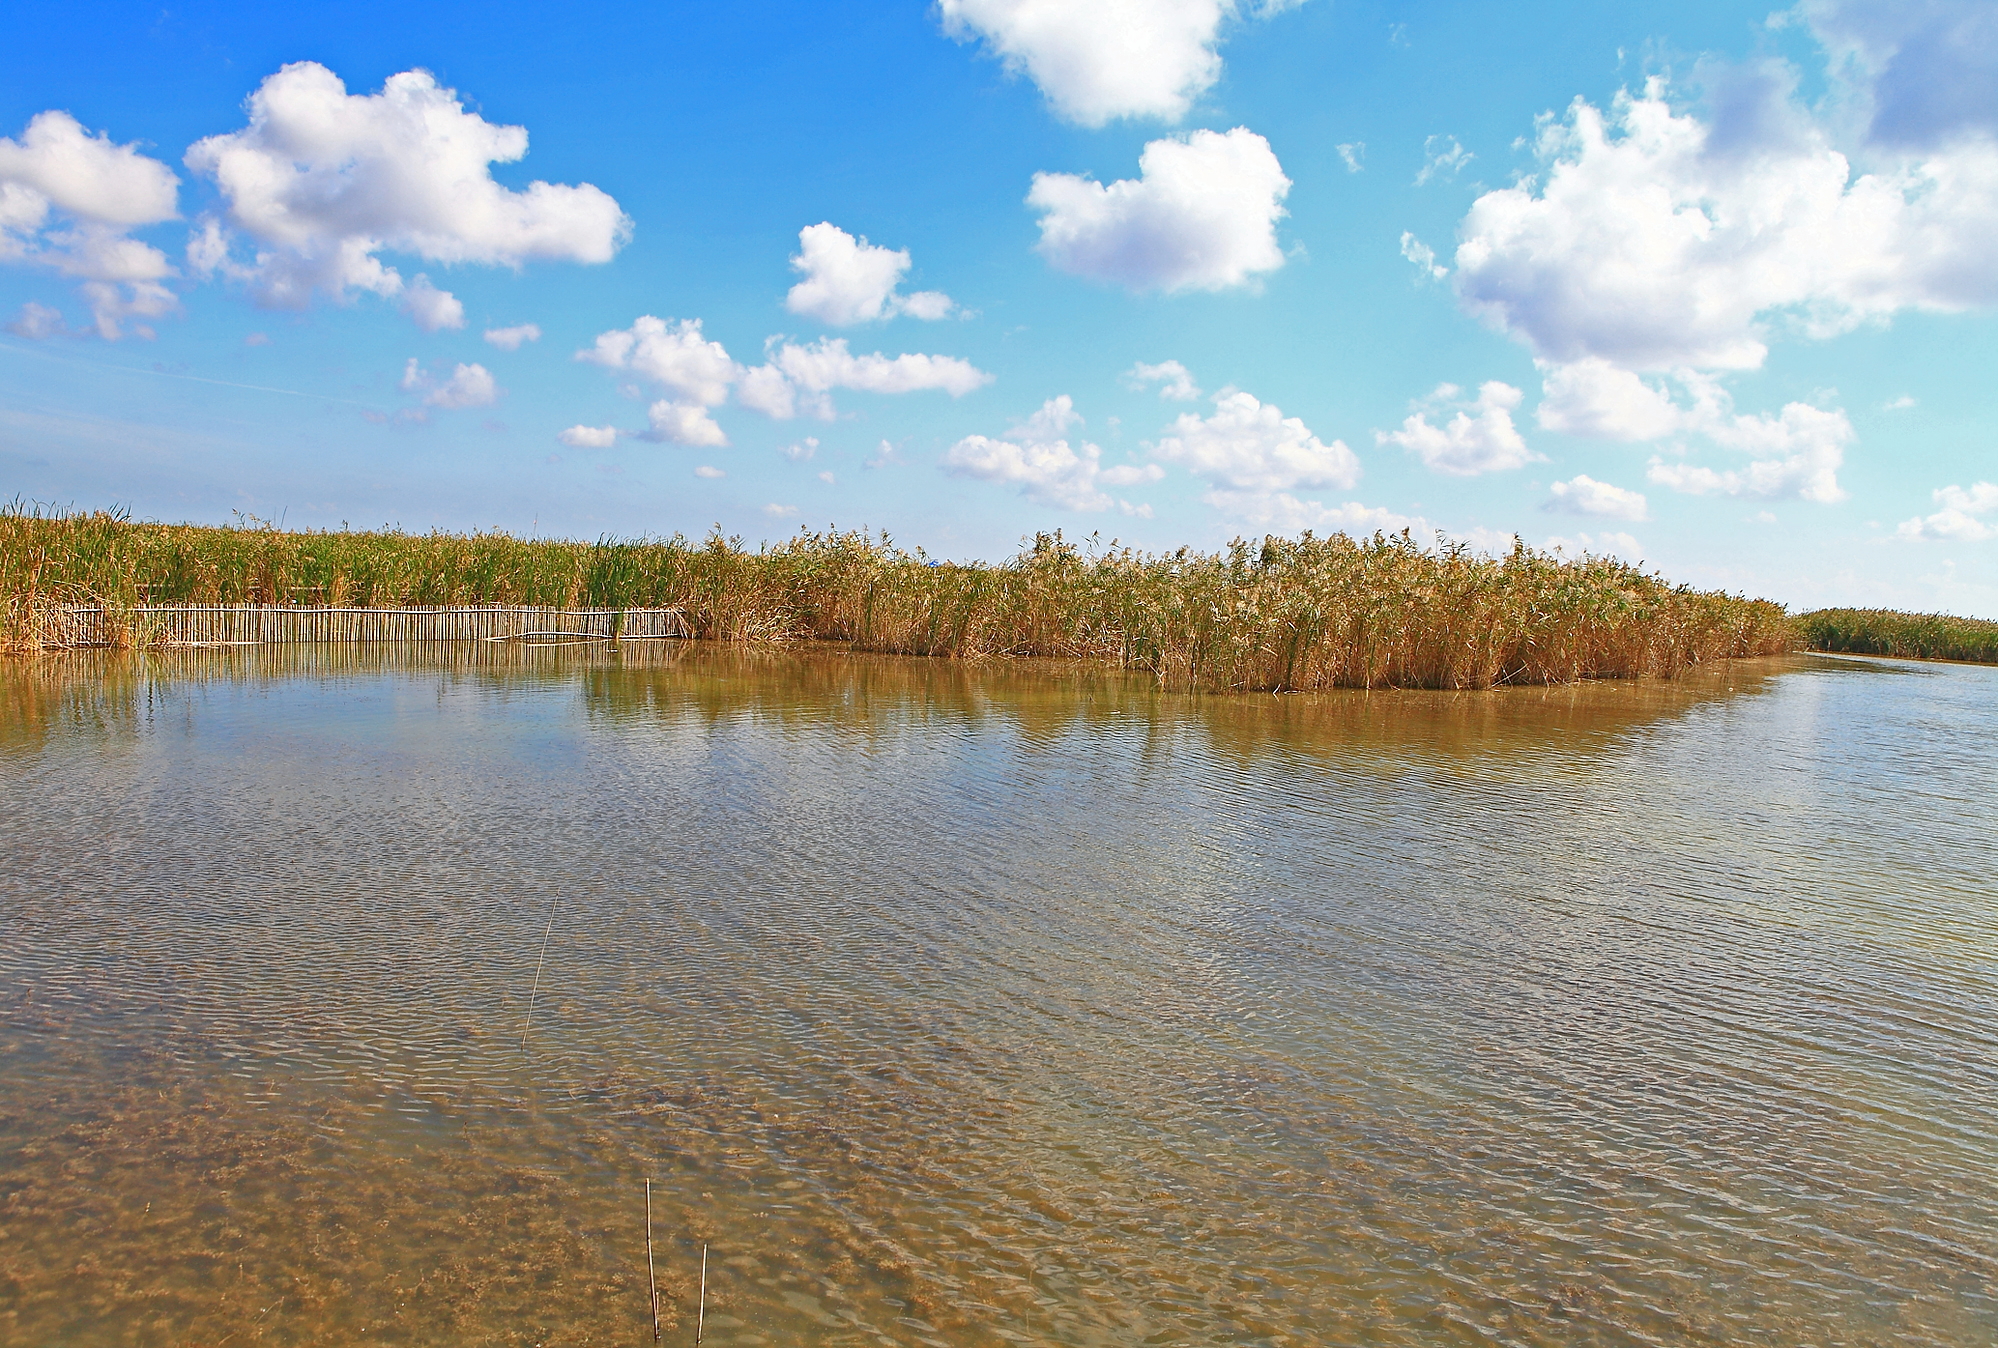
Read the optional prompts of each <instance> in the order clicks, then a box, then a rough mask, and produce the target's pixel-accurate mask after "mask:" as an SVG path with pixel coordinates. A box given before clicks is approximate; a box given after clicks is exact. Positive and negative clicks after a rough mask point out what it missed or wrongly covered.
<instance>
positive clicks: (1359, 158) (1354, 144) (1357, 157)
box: [1333, 140, 1367, 173]
mask: <svg viewBox="0 0 1998 1348" xmlns="http://www.w3.org/2000/svg"><path fill="white" fill-rule="evenodd" d="M1333 148H1334V149H1336V150H1337V151H1338V152H1339V162H1341V163H1342V164H1344V165H1345V166H1346V172H1348V173H1358V172H1360V171H1361V170H1362V169H1364V168H1366V166H1367V143H1366V142H1365V141H1363V140H1356V141H1351V142H1349V143H1347V144H1344V145H1335V146H1334V147H1333Z"/></svg>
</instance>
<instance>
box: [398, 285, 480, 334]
mask: <svg viewBox="0 0 1998 1348" xmlns="http://www.w3.org/2000/svg"><path fill="white" fill-rule="evenodd" d="M402 311H403V312H404V313H406V314H408V315H409V317H410V321H411V322H413V323H415V324H416V326H417V327H419V328H422V329H423V330H424V331H425V332H437V331H440V330H441V329H444V328H462V327H464V326H465V306H464V305H462V304H460V303H459V302H458V297H457V296H455V295H453V294H452V293H451V292H450V291H448V290H439V289H438V288H437V287H436V286H434V285H432V284H430V278H429V277H428V276H424V275H422V274H421V273H419V274H418V275H417V278H416V279H415V280H414V281H411V282H410V283H409V284H408V285H407V286H404V287H403V291H402Z"/></svg>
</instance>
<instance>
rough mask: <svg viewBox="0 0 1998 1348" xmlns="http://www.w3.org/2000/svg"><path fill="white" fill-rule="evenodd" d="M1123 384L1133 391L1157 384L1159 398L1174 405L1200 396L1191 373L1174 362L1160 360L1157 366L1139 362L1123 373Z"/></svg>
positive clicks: (1188, 401) (1198, 387)
mask: <svg viewBox="0 0 1998 1348" xmlns="http://www.w3.org/2000/svg"><path fill="white" fill-rule="evenodd" d="M1124 384H1125V386H1126V387H1127V388H1133V389H1142V388H1144V387H1145V386H1146V385H1148V384H1157V385H1159V386H1160V388H1159V397H1161V398H1165V399H1168V400H1170V401H1172V402H1176V403H1190V402H1192V401H1193V400H1194V399H1195V398H1198V397H1199V396H1200V386H1199V385H1198V384H1195V383H1194V382H1193V372H1192V371H1191V370H1189V369H1187V368H1186V367H1185V366H1184V365H1181V364H1180V363H1179V362H1178V361H1176V360H1162V361H1160V362H1159V363H1158V364H1157V365H1147V364H1145V362H1143V361H1139V362H1138V363H1137V364H1135V365H1133V366H1132V367H1131V368H1130V369H1128V370H1126V371H1125V372H1124Z"/></svg>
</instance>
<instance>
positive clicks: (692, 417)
mask: <svg viewBox="0 0 1998 1348" xmlns="http://www.w3.org/2000/svg"><path fill="white" fill-rule="evenodd" d="M645 420H646V423H647V425H648V427H649V429H648V430H646V431H644V432H643V433H642V434H641V436H640V438H641V439H645V440H656V441H660V442H662V443H664V444H669V445H687V446H689V447H691V448H696V449H720V448H722V447H723V446H725V445H727V444H728V435H727V433H726V432H724V431H723V430H722V428H721V425H720V423H718V422H717V421H716V420H715V419H714V418H713V417H712V416H710V415H708V409H707V408H705V407H703V406H701V405H700V404H699V403H684V402H674V401H673V400H672V399H670V398H661V399H660V400H659V401H658V402H656V403H654V404H652V406H650V407H648V408H646V409H645Z"/></svg>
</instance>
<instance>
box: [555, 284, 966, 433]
mask: <svg viewBox="0 0 1998 1348" xmlns="http://www.w3.org/2000/svg"><path fill="white" fill-rule="evenodd" d="M775 340H776V339H774V338H773V339H772V341H773V342H774V341H775ZM576 359H578V360H586V361H590V362H592V363H594V364H597V365H602V366H604V367H605V368H606V369H611V370H630V371H631V372H632V373H634V374H637V375H639V376H641V377H643V378H645V379H647V380H650V381H651V382H652V383H655V384H658V385H660V386H661V387H663V388H665V389H667V390H668V391H670V392H671V393H673V394H674V395H675V396H674V397H673V398H671V399H669V400H667V402H664V403H661V404H658V405H657V406H655V407H654V409H653V411H654V413H655V414H656V415H655V418H654V425H653V429H654V431H655V432H658V433H660V434H662V435H665V436H667V438H673V436H674V435H676V434H680V433H684V434H687V435H692V436H695V437H697V438H695V439H685V440H680V441H679V443H682V444H725V443H727V442H726V440H724V439H721V438H719V437H721V428H720V427H719V426H717V425H715V423H714V421H713V419H712V418H710V417H708V416H707V415H706V413H705V412H701V415H700V416H699V417H698V418H694V417H692V415H691V413H692V412H694V411H701V409H704V408H710V407H719V406H721V405H722V404H723V403H725V402H727V401H728V397H729V390H730V388H731V387H733V388H734V390H735V399H736V402H738V403H739V404H741V405H742V406H744V407H747V408H749V409H751V410H752V411H757V412H761V413H763V414H764V415H766V416H769V417H774V418H777V419H778V420H787V419H789V418H791V417H795V416H798V415H800V414H801V413H803V414H806V415H810V416H817V417H821V418H823V419H825V420H828V421H829V420H831V419H832V417H833V416H834V409H833V403H832V396H831V395H832V392H833V390H835V389H853V390H856V391H858V392H863V393H916V392H921V391H923V390H927V389H941V390H943V391H944V392H946V393H948V394H950V395H951V396H952V397H954V398H956V397H962V396H963V395H965V394H967V393H969V392H971V391H972V390H973V389H976V388H981V387H983V386H984V385H986V384H989V383H991V382H992V376H991V375H989V374H987V373H986V372H985V371H983V370H981V369H979V368H977V367H976V366H974V365H973V364H971V362H969V361H966V360H960V359H958V358H957V357H956V356H932V355H925V354H922V353H917V352H912V353H905V354H903V355H899V356H884V355H882V354H881V353H880V352H878V351H877V352H875V353H873V354H871V355H864V356H857V355H855V354H853V352H852V351H851V350H849V349H848V348H847V344H846V339H845V338H843V337H824V338H820V339H819V340H818V341H816V342H813V343H811V344H810V345H808V346H800V345H799V344H798V343H796V342H784V343H782V344H779V345H777V346H775V347H774V348H773V349H771V350H770V351H769V352H768V353H767V355H766V357H765V363H764V364H762V365H757V366H752V367H744V366H742V365H738V364H737V363H736V362H735V361H734V360H732V359H730V357H729V354H728V351H727V349H726V348H724V347H723V346H722V344H721V343H720V342H715V341H710V340H708V338H707V336H706V335H705V334H704V333H703V332H702V331H701V320H700V319H698V318H690V319H681V320H677V321H673V320H665V319H658V318H654V317H652V316H651V315H649V314H648V315H646V316H645V317H643V318H640V319H638V320H637V321H636V322H634V323H633V324H632V325H631V326H630V327H629V328H620V329H614V330H612V331H610V332H605V333H601V334H599V335H598V337H597V340H596V343H595V345H594V346H592V347H591V348H590V349H588V350H586V351H578V352H577V353H576ZM660 408H669V409H679V410H668V411H666V412H661V411H660ZM690 409H691V410H690ZM660 417H664V418H665V423H664V424H663V425H662V423H661V421H660V419H659V418H660Z"/></svg>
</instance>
